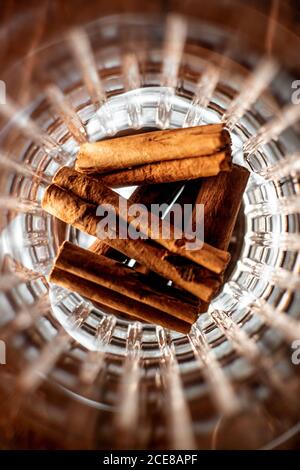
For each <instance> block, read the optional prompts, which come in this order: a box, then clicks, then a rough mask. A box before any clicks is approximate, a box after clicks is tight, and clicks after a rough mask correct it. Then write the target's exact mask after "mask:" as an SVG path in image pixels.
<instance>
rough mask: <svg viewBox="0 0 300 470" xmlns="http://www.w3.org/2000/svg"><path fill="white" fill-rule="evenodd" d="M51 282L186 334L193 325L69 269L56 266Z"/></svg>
mask: <svg viewBox="0 0 300 470" xmlns="http://www.w3.org/2000/svg"><path fill="white" fill-rule="evenodd" d="M51 282H53V283H55V284H57V285H58V286H61V287H64V288H65V289H70V290H72V291H75V292H77V293H78V294H80V295H82V296H83V297H86V298H88V299H90V300H92V301H94V302H97V303H100V304H103V305H106V306H108V307H110V308H112V309H114V310H117V311H118V312H120V313H125V314H127V315H131V316H133V317H136V318H138V319H139V320H144V321H146V322H150V323H155V324H158V325H161V326H162V327H164V328H170V329H172V330H176V331H179V332H181V333H184V334H187V333H188V332H189V331H190V328H191V325H190V324H189V323H185V322H184V321H182V320H179V319H178V318H175V317H172V316H171V315H168V314H166V313H163V314H162V312H161V311H160V310H158V309H156V308H154V307H150V306H149V305H145V304H142V303H141V302H138V301H136V300H133V299H131V298H129V297H126V296H125V295H122V294H119V293H117V292H114V291H113V290H111V289H107V288H106V287H103V286H100V285H98V284H96V283H94V282H91V281H87V280H86V279H83V278H82V277H79V276H76V275H74V274H71V273H69V272H67V271H62V270H60V269H58V268H54V269H53V271H52V272H51Z"/></svg>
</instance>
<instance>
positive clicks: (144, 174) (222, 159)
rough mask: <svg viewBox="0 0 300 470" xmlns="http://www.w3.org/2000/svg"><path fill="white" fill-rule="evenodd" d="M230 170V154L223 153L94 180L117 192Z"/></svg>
mask: <svg viewBox="0 0 300 470" xmlns="http://www.w3.org/2000/svg"><path fill="white" fill-rule="evenodd" d="M230 168H231V157H230V153H229V151H223V152H219V153H215V154H213V155H211V156H208V157H201V158H198V157H194V158H184V159H181V160H179V159H178V160H170V161H163V162H158V163H148V164H146V165H140V166H134V167H133V168H129V169H126V170H119V171H114V172H112V173H104V174H100V175H97V176H99V178H101V181H102V183H103V184H105V185H106V186H109V187H111V188H120V187H123V186H132V185H135V184H158V183H170V182H174V181H188V180H194V179H197V178H203V177H207V176H214V175H217V174H218V173H220V171H230Z"/></svg>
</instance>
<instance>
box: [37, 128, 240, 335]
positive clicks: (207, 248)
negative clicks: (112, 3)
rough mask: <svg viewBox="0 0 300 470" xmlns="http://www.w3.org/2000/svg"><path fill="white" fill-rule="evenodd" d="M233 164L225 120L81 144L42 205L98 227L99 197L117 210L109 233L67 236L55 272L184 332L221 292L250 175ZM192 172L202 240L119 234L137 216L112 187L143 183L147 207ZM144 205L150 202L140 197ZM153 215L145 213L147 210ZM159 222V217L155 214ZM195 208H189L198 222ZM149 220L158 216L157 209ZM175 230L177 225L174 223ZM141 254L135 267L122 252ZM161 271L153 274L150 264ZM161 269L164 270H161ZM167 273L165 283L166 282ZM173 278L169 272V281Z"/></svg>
mask: <svg viewBox="0 0 300 470" xmlns="http://www.w3.org/2000/svg"><path fill="white" fill-rule="evenodd" d="M248 176H249V175H248V172H247V170H245V169H244V168H242V167H239V166H236V165H232V163H231V148H230V137H229V134H228V132H227V131H226V130H225V129H224V128H223V126H222V125H208V126H198V127H193V128H184V129H175V130H164V131H154V132H148V133H144V134H137V135H130V136H125V137H119V138H115V139H110V140H106V141H100V142H95V143H86V144H83V145H82V146H81V148H80V150H79V153H78V155H77V159H76V164H75V169H71V168H67V167H63V168H61V169H60V170H59V171H58V172H57V173H56V175H55V176H54V178H53V182H52V184H51V185H50V186H49V187H48V188H47V189H46V192H45V194H44V197H43V201H42V205H43V208H44V209H45V210H46V211H48V212H49V213H50V214H52V215H54V216H55V217H57V218H58V219H60V220H62V221H64V222H65V223H68V224H71V225H73V226H74V227H76V228H78V229H80V230H82V231H84V232H86V233H88V234H89V235H93V236H97V235H98V234H99V232H98V230H97V227H98V223H99V220H101V217H100V216H99V215H97V214H99V212H98V211H97V209H99V207H102V208H107V207H111V208H112V209H113V210H114V212H115V214H116V217H117V219H118V229H116V228H114V229H113V231H111V232H110V233H109V237H108V238H105V240H100V239H98V240H97V241H96V242H95V243H94V244H93V245H92V246H91V247H90V248H89V250H86V249H83V248H80V247H78V246H75V245H74V244H71V243H69V242H65V243H64V244H63V245H62V246H61V248H60V250H59V253H58V256H57V258H56V261H55V264H54V266H53V269H52V271H51V273H50V276H49V280H50V282H53V283H56V284H58V285H60V286H63V287H65V288H68V289H71V290H73V291H76V292H78V293H79V294H81V295H83V296H85V297H87V298H89V299H90V300H92V301H94V302H96V303H97V304H101V305H104V306H106V307H109V308H110V309H112V311H115V312H119V313H124V314H126V315H129V316H132V317H135V318H138V319H140V320H144V321H147V322H150V323H155V324H158V325H161V326H163V327H167V328H170V329H174V330H177V331H180V332H182V333H188V332H189V330H190V328H191V325H192V324H193V323H194V322H195V321H196V319H197V317H198V315H199V314H200V313H201V312H202V311H205V310H206V309H207V306H208V304H209V302H210V301H211V300H212V299H213V297H214V296H215V295H216V294H217V293H218V291H219V289H220V287H221V284H222V281H223V274H224V271H225V270H226V267H227V265H228V263H229V260H230V255H229V253H228V251H227V250H228V245H229V242H230V238H231V235H232V232H233V228H234V225H235V221H236V217H237V214H238V211H239V207H240V204H241V200H242V194H243V191H244V189H245V186H246V184H247V180H248ZM188 180H196V181H194V182H193V183H190V184H193V185H194V187H196V190H197V198H196V201H195V204H204V235H205V237H204V243H203V245H202V247H201V248H199V249H194V250H190V249H188V248H187V245H186V244H185V241H184V240H182V239H176V238H174V237H172V236H170V238H165V237H163V236H161V233H162V232H161V230H159V231H158V235H157V233H154V231H153V229H152V226H151V224H150V225H149V224H146V225H145V226H143V227H140V232H141V238H138V239H131V238H122V237H121V236H120V232H119V231H120V229H119V227H121V226H126V227H128V226H130V224H132V223H133V222H134V220H133V217H132V216H130V215H128V214H130V211H128V213H127V214H126V216H124V213H123V212H121V211H120V206H122V204H120V201H121V203H122V202H124V201H122V198H121V196H119V195H118V194H117V193H116V192H115V191H113V189H110V188H115V187H121V186H127V185H141V186H139V188H138V189H137V190H136V192H135V193H134V194H133V196H132V198H131V199H130V200H129V201H128V203H127V205H128V206H130V203H133V202H135V203H136V202H139V203H143V204H145V205H146V207H147V208H148V207H149V206H151V203H153V202H159V203H161V202H171V199H172V197H174V195H175V194H176V192H177V191H178V189H179V187H180V186H182V182H186V181H188ZM143 207H145V206H143ZM145 215H146V217H149V213H148V212H147V213H145ZM150 215H151V217H154V219H155V217H157V224H158V226H159V228H160V229H161V228H162V224H163V222H162V221H161V219H159V217H158V215H157V216H155V215H154V214H150ZM195 217H197V211H195V210H194V212H193V214H192V219H193V220H192V222H193V223H195V222H196V221H195ZM151 220H152V219H151ZM170 233H171V234H173V233H174V230H173V228H172V229H171V230H170ZM128 259H134V260H136V262H137V264H136V265H135V268H129V267H128V266H127V265H126V264H125V261H126V260H128ZM153 272H154V273H156V276H155V275H152V273H153ZM157 275H159V276H157ZM162 278H164V279H166V283H165V284H164V283H163V282H162ZM167 281H172V285H171V286H170V285H168V284H167Z"/></svg>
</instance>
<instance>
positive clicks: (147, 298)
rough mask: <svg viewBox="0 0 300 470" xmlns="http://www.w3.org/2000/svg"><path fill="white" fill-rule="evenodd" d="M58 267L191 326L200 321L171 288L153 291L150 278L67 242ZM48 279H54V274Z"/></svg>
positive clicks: (58, 257)
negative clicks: (171, 291) (171, 292)
mask: <svg viewBox="0 0 300 470" xmlns="http://www.w3.org/2000/svg"><path fill="white" fill-rule="evenodd" d="M56 268H58V269H60V270H61V271H67V272H69V273H71V274H74V275H75V276H78V277H81V278H83V279H86V280H88V281H91V282H94V283H96V284H98V285H101V286H103V287H106V288H108V289H111V290H113V291H115V292H119V293H120V294H122V295H125V296H126V297H130V298H132V299H135V300H137V301H139V302H141V303H145V304H147V305H150V306H151V307H155V308H157V309H159V310H161V311H162V312H165V313H168V314H169V315H173V316H175V317H176V318H179V319H180V320H183V321H185V322H187V323H190V324H192V323H194V322H195V321H196V320H197V316H198V308H197V306H196V305H191V304H190V303H186V302H184V301H183V300H181V299H180V298H176V297H174V296H173V295H171V294H170V290H171V289H170V288H168V286H157V285H156V286H155V289H153V288H152V287H151V284H150V283H149V278H148V276H146V275H144V274H141V273H138V272H135V271H134V270H133V269H131V268H129V267H127V266H124V264H121V263H118V262H117V261H113V260H111V259H109V258H106V257H104V256H100V255H97V254H94V253H91V252H90V251H88V250H85V249H83V248H80V247H79V246H76V245H73V244H72V243H69V242H64V243H63V245H62V246H61V247H60V250H59V253H58V255H57V258H56V260H55V264H54V269H56ZM49 279H50V281H51V279H52V276H51V273H50V276H49Z"/></svg>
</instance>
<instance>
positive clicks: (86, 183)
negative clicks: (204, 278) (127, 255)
mask: <svg viewBox="0 0 300 470" xmlns="http://www.w3.org/2000/svg"><path fill="white" fill-rule="evenodd" d="M147 135H149V134H147ZM115 140H116V139H115ZM53 182H54V183H55V184H57V185H59V186H60V187H62V188H65V189H67V190H68V191H71V192H72V193H74V195H76V196H78V197H79V198H81V199H82V200H84V201H87V202H89V203H92V204H94V205H97V206H98V205H99V206H101V205H103V204H105V205H110V206H113V207H114V209H115V212H116V214H117V215H118V216H120V212H119V202H120V200H121V199H122V198H121V196H119V195H118V194H117V193H115V192H114V191H112V190H110V189H109V188H107V187H106V186H101V185H99V181H98V180H97V179H94V178H91V177H89V176H87V175H83V174H80V173H78V172H76V171H75V170H73V169H71V168H67V167H63V168H61V169H60V170H59V171H58V172H57V173H56V174H55V175H54V178H53ZM74 215H75V214H74ZM146 215H147V216H148V213H147V214H146ZM75 218H76V217H75ZM133 220H134V219H133V218H130V217H129V218H128V220H127V221H124V222H126V223H127V222H128V223H130V222H132V221H133ZM156 226H157V227H160V233H162V231H161V229H162V221H161V220H160V219H159V217H157V220H156ZM141 229H142V227H141ZM144 233H145V235H146V237H149V238H151V236H152V232H151V224H148V226H147V227H146V232H144ZM155 240H156V242H157V243H159V244H160V245H161V246H163V247H164V248H166V249H167V250H169V251H170V252H171V253H173V254H175V255H180V256H183V257H185V258H187V259H190V260H191V261H194V262H195V263H197V264H200V265H201V266H203V267H205V268H207V269H209V270H210V271H212V272H214V273H217V274H220V273H222V272H224V270H225V268H226V266H227V264H228V262H229V260H230V255H229V253H227V252H225V251H223V250H219V249H217V248H214V247H213V246H211V245H208V244H207V243H203V246H202V248H201V249H199V250H188V249H186V248H185V244H184V243H183V240H174V239H172V238H170V239H167V238H160V237H159V238H155Z"/></svg>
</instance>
